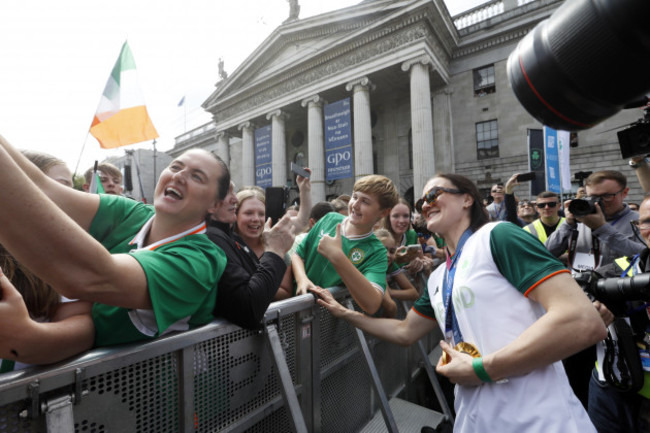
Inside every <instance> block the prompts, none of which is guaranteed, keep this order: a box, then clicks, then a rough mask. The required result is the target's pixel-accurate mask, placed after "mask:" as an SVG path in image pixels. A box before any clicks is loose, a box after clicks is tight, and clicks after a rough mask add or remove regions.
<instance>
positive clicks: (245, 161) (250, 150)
mask: <svg viewBox="0 0 650 433" xmlns="http://www.w3.org/2000/svg"><path fill="white" fill-rule="evenodd" d="M237 129H239V130H240V131H241V143H242V152H241V154H242V161H241V171H242V173H241V179H242V185H237V187H238V188H239V187H242V186H251V185H255V132H254V129H255V125H253V123H252V122H244V123H242V124H241V125H239V126H237Z"/></svg>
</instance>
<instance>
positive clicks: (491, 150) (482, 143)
mask: <svg viewBox="0 0 650 433" xmlns="http://www.w3.org/2000/svg"><path fill="white" fill-rule="evenodd" d="M476 149H477V156H478V159H486V158H496V157H498V156H499V128H498V125H497V121H496V120H488V121H487V122H478V123H477V124H476Z"/></svg>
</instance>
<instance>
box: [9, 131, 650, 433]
mask: <svg viewBox="0 0 650 433" xmlns="http://www.w3.org/2000/svg"><path fill="white" fill-rule="evenodd" d="M643 164H645V160H643V161H641V160H639V161H636V165H637V166H639V167H641V166H643ZM635 168H636V167H635ZM97 169H98V171H97V172H95V171H94V170H89V171H88V172H86V175H85V185H84V188H83V189H84V191H78V190H75V189H73V188H71V186H72V176H71V173H70V171H69V170H68V169H67V167H65V164H64V163H63V162H62V161H60V160H57V159H56V158H54V157H51V156H49V155H44V154H37V153H34V152H23V153H21V152H19V151H17V150H16V149H15V148H14V147H13V146H11V145H10V144H9V143H8V142H7V141H6V140H4V139H3V138H2V137H0V185H2V186H4V188H0V201H1V202H3V203H12V206H2V207H0V227H2V229H1V230H0V269H1V271H0V288H1V289H2V300H1V301H0V358H2V364H1V365H0V372H6V371H11V370H13V369H18V368H23V367H24V366H27V365H29V364H47V363H52V362H57V361H61V360H63V359H66V358H68V357H70V356H73V355H75V354H78V353H81V352H83V351H85V350H87V349H90V348H91V347H97V346H106V345H114V344H123V343H131V342H137V341H144V340H147V339H152V338H157V337H160V336H163V335H166V334H167V333H169V332H172V331H183V330H187V329H191V328H194V327H197V326H201V325H204V324H206V323H209V322H210V321H212V320H213V319H214V318H216V317H223V318H226V319H228V320H229V321H231V322H232V323H234V324H237V325H239V326H241V327H243V328H247V329H259V328H260V327H261V324H262V319H263V316H264V313H265V312H266V310H267V308H268V306H269V304H270V303H271V302H273V301H277V300H282V299H286V298H289V297H292V296H297V295H304V294H307V293H313V294H314V296H315V297H316V299H317V302H318V303H319V304H320V305H321V306H323V307H324V308H326V309H327V310H328V311H329V312H330V313H331V314H332V315H334V316H335V317H338V318H341V319H343V320H346V321H348V322H350V323H351V324H353V325H354V326H356V327H359V328H361V329H363V330H364V331H366V332H368V333H370V334H373V335H376V336H378V337H380V338H383V339H386V340H388V341H391V342H394V343H397V344H402V345H408V344H411V343H413V342H415V341H417V340H418V339H420V338H421V337H422V336H424V335H426V334H428V333H429V332H431V331H432V330H433V329H434V328H435V327H436V326H437V327H439V328H440V329H441V331H442V332H443V335H444V341H442V342H441V343H440V345H441V347H442V349H443V352H444V353H443V356H442V358H441V359H440V361H439V362H438V364H437V366H436V370H437V372H438V373H439V374H440V375H442V376H445V377H446V378H448V379H449V380H450V381H451V382H453V383H455V384H456V385H457V388H456V396H455V410H456V414H457V418H456V423H455V431H459V432H477V431H488V430H494V429H497V430H499V431H508V432H515V431H527V432H548V431H556V432H560V431H562V432H588V431H598V432H605V431H607V432H619V431H620V432H628V431H647V428H648V418H650V417H649V416H648V413H647V412H648V409H647V408H648V404H647V398H648V397H650V381H649V384H648V385H647V386H645V387H644V385H643V383H641V388H640V389H641V394H637V391H639V386H637V385H638V384H635V386H634V391H633V392H632V391H630V390H628V391H627V392H622V391H621V390H620V389H617V388H616V386H614V385H612V383H611V380H610V376H611V375H612V374H611V370H612V367H611V364H612V361H611V359H610V358H611V350H612V349H611V347H610V346H611V345H610V346H608V345H607V344H608V342H609V343H611V341H612V339H614V340H615V339H616V332H613V331H612V329H613V328H612V327H613V326H614V325H616V326H618V327H619V328H617V329H620V327H621V326H624V325H622V324H621V323H620V322H621V320H619V318H620V316H625V317H630V316H632V318H633V320H632V322H633V327H634V329H633V334H634V335H637V334H639V333H641V332H643V336H644V337H645V336H646V335H648V336H650V328H647V329H646V328H643V330H642V331H641V330H639V329H638V326H643V325H645V326H646V327H647V325H648V323H649V321H648V313H647V310H646V308H645V304H643V303H641V306H639V305H635V306H634V307H635V309H634V310H633V313H629V312H628V311H622V312H621V311H620V310H619V309H618V308H614V306H613V305H608V303H607V302H605V301H603V300H599V299H593V300H590V299H589V298H588V297H587V295H586V294H585V293H584V291H583V289H582V288H581V287H580V286H579V285H578V284H577V283H576V281H575V280H574V278H572V276H571V274H572V273H576V272H586V271H592V270H596V271H599V270H601V269H602V272H603V275H605V276H624V275H630V276H632V275H635V274H636V273H640V272H644V270H645V268H646V265H647V261H648V260H649V256H650V254H648V251H649V250H648V246H650V199H647V200H644V201H643V202H642V203H641V205H640V209H639V212H640V217H639V213H637V212H636V211H634V210H632V209H631V206H629V205H628V204H627V203H626V202H625V198H626V196H627V193H628V191H629V188H628V187H627V181H626V178H625V176H624V175H623V174H621V173H619V172H615V171H601V172H596V173H593V174H592V175H591V176H589V177H588V178H587V179H586V181H585V189H586V191H585V192H584V194H586V195H587V196H588V197H591V198H593V199H594V200H595V201H594V203H595V204H593V205H592V207H593V208H592V212H590V213H587V214H582V213H581V214H580V215H574V213H572V212H571V209H573V210H574V211H575V209H574V208H573V207H572V206H571V200H567V201H565V202H564V203H561V202H560V197H559V196H558V195H557V194H555V193H553V192H549V191H545V192H541V193H540V194H538V195H537V196H536V197H535V198H534V199H533V198H529V199H518V198H517V197H515V194H514V190H515V188H516V186H517V185H518V184H519V182H518V181H517V178H518V176H517V174H515V175H513V176H512V177H511V178H510V179H509V180H508V181H507V182H506V184H505V185H501V184H495V185H493V186H492V188H491V190H490V195H491V197H492V203H490V204H488V205H486V204H485V203H484V198H483V197H481V195H480V193H479V190H478V188H477V187H476V185H475V184H474V183H473V182H472V181H470V180H469V179H467V178H465V177H463V176H461V175H457V174H437V175H435V176H434V177H432V178H431V179H429V181H428V182H427V184H426V186H425V188H424V190H423V192H422V193H423V195H422V198H421V199H419V200H417V202H416V203H414V205H413V206H412V204H411V203H409V202H408V201H407V200H405V199H404V198H402V197H400V195H399V193H398V191H397V188H396V186H395V185H394V183H393V182H392V181H391V180H390V179H389V178H387V177H385V176H381V175H369V176H365V177H362V178H360V179H358V180H357V181H356V182H355V184H354V187H353V190H352V192H351V194H350V195H341V196H338V197H336V198H334V199H332V200H330V201H327V202H319V203H315V204H312V200H311V183H310V179H309V178H308V177H303V176H297V178H296V182H297V184H298V188H299V192H300V200H299V206H297V208H296V209H291V210H290V211H288V212H287V213H286V214H285V215H284V216H283V217H282V218H280V219H279V220H278V221H277V222H276V223H275V224H271V221H270V219H267V218H266V213H265V211H266V206H265V194H264V190H263V189H261V188H259V187H255V186H244V187H242V188H240V189H239V190H237V187H236V186H235V184H234V183H233V182H232V181H231V179H230V173H229V169H228V167H227V165H226V164H225V163H224V162H223V161H222V160H221V159H219V158H218V157H217V156H215V155H214V154H212V153H210V152H206V151H204V150H199V149H192V150H188V151H186V152H185V153H184V154H182V155H181V156H179V157H177V158H176V159H174V160H173V161H172V162H171V163H170V165H169V166H168V167H166V168H165V169H164V170H163V172H162V174H161V175H160V178H159V181H158V184H157V185H156V188H155V192H154V202H153V205H146V204H143V203H139V202H136V201H133V200H131V199H128V198H126V197H123V196H122V195H121V192H122V186H121V184H122V178H121V173H120V170H119V169H117V167H115V166H112V165H111V164H101V165H99V166H98V167H97ZM306 170H307V172H310V170H309V169H308V168H307V169H306ZM637 172H638V173H639V176H641V173H643V172H644V171H643V167H641V168H640V169H639V170H637ZM648 172H650V170H648ZM95 176H97V178H96V179H98V182H100V183H101V185H102V188H101V189H99V191H101V192H103V194H92V193H88V192H92V190H93V188H92V186H91V185H92V183H93V180H94V179H93V178H94V177H95ZM643 184H644V183H643V181H642V185H643ZM648 184H650V182H648ZM36 210H38V211H36ZM25 227H29V230H25ZM61 251H66V254H61V253H60V252H61ZM62 270H64V271H62ZM340 285H343V286H345V287H346V288H347V289H348V291H349V293H350V295H351V297H352V299H353V300H354V302H355V303H356V305H357V306H358V310H349V309H347V308H345V307H343V306H341V305H340V304H338V302H337V301H336V300H335V299H334V298H333V297H332V295H331V294H330V292H329V291H328V290H327V288H330V287H334V286H340ZM396 301H397V302H407V301H411V302H414V303H413V306H412V308H411V309H410V311H409V312H408V313H407V315H406V317H405V318H404V319H402V320H399V319H397V318H396V314H397V306H396ZM641 301H642V300H641ZM617 307H618V306H617ZM612 311H614V313H616V314H614V313H613V312H612ZM643 319H645V320H643ZM623 322H625V320H624V321H623ZM629 322H630V321H629V320H628V321H627V322H626V323H627V324H628V326H629ZM638 323H641V324H642V325H638ZM608 329H609V332H608ZM612 334H613V336H612ZM603 342H604V343H603ZM647 343H650V339H649V340H648V341H647ZM614 357H615V358H616V357H617V356H614ZM614 362H615V361H614ZM594 365H595V366H596V367H595V368H594ZM620 365H621V364H620V363H619V364H617V367H616V368H614V370H616V371H618V370H620V369H621V368H622V367H620ZM592 369H593V372H592ZM644 390H645V391H644ZM644 392H645V394H644ZM594 426H595V427H594Z"/></svg>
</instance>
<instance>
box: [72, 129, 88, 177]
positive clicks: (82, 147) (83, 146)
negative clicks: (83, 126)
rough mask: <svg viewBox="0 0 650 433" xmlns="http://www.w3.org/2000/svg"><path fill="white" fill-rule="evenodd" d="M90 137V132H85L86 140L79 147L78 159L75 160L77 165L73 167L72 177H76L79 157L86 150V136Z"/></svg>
mask: <svg viewBox="0 0 650 433" xmlns="http://www.w3.org/2000/svg"><path fill="white" fill-rule="evenodd" d="M89 135H90V130H89V131H88V132H86V139H85V140H84V144H83V145H82V146H81V152H79V158H78V159H77V165H76V166H75V167H74V174H73V175H72V177H73V178H74V176H76V175H77V170H79V163H80V162H81V155H83V153H84V149H85V148H86V143H87V142H88V136H89Z"/></svg>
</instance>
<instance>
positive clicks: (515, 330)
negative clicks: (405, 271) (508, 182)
mask: <svg viewBox="0 0 650 433" xmlns="http://www.w3.org/2000/svg"><path fill="white" fill-rule="evenodd" d="M458 260H459V261H458V263H457V268H456V273H455V277H454V283H453V291H452V293H453V296H452V298H453V299H452V301H453V303H454V310H455V312H456V317H457V319H458V326H459V328H460V331H461V334H462V338H463V341H466V342H468V343H472V344H474V345H475V346H476V347H477V348H478V350H479V352H480V353H481V354H482V355H487V354H490V353H493V352H495V351H497V350H499V349H500V348H502V347H504V346H506V345H507V344H509V343H510V342H512V341H513V340H514V339H516V338H517V337H518V336H519V335H520V334H521V333H522V332H524V330H526V329H527V328H528V327H530V326H531V325H532V324H533V323H534V322H535V321H536V320H537V319H538V318H539V317H540V316H542V315H543V314H544V309H543V308H542V306H541V305H540V304H538V303H536V302H534V301H532V300H529V299H528V298H527V297H526V296H525V294H527V293H528V292H529V291H531V290H534V288H535V287H536V286H537V284H539V283H540V282H541V281H542V280H544V279H545V278H546V277H548V276H551V275H553V274H555V273H558V272H566V269H565V268H564V266H563V265H562V264H561V263H560V262H559V261H557V260H556V259H555V258H554V257H552V256H551V255H550V254H549V253H548V252H547V251H546V250H545V249H544V246H543V245H542V244H541V243H540V242H539V241H538V240H537V239H535V238H534V237H532V236H530V234H529V233H525V232H524V231H523V230H522V229H520V228H519V227H516V226H515V225H513V224H510V223H490V224H486V225H485V226H483V227H482V228H481V229H479V230H478V231H477V232H476V233H474V234H473V235H472V236H471V237H470V238H469V239H468V240H467V242H466V243H465V246H464V247H463V249H462V252H461V256H460V257H459V259H458ZM445 268H446V267H445V266H439V267H438V268H437V269H436V270H435V271H434V272H433V273H432V274H431V276H430V278H429V283H428V289H427V293H425V294H424V295H423V297H422V298H420V299H419V300H418V301H417V302H416V305H415V306H414V309H415V310H416V312H418V313H420V314H423V315H425V316H429V315H430V314H431V313H433V314H435V318H436V320H437V321H438V323H439V324H440V327H441V328H442V331H443V333H444V332H445V329H444V328H445V307H444V300H443V295H442V284H443V279H444V274H445ZM427 301H428V302H429V305H430V307H432V308H431V310H429V311H427V309H426V308H424V303H425V302H427ZM455 407H456V413H457V418H456V425H455V428H454V432H456V433H458V432H464V433H476V432H489V431H494V432H499V433H510V432H511V433H520V432H525V433H555V432H557V433H560V432H562V433H585V432H595V429H594V427H593V425H592V424H591V421H590V420H589V418H588V416H587V413H586V412H585V410H584V408H583V407H582V405H581V403H580V401H579V400H578V399H577V398H576V397H575V395H574V394H573V391H572V389H571V387H570V385H569V381H568V379H567V377H566V374H565V372H564V367H563V366H562V363H561V362H555V363H554V364H551V365H548V366H546V367H543V368H540V369H537V370H534V371H532V372H530V373H528V374H526V375H523V376H518V377H510V378H508V379H507V382H505V383H485V384H482V385H480V386H457V387H456V399H455Z"/></svg>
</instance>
